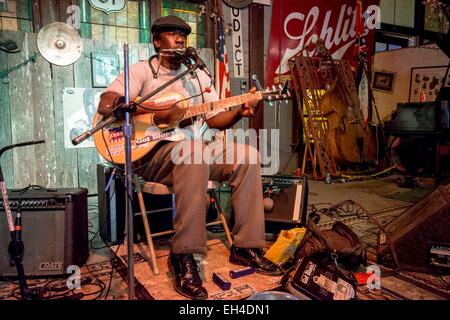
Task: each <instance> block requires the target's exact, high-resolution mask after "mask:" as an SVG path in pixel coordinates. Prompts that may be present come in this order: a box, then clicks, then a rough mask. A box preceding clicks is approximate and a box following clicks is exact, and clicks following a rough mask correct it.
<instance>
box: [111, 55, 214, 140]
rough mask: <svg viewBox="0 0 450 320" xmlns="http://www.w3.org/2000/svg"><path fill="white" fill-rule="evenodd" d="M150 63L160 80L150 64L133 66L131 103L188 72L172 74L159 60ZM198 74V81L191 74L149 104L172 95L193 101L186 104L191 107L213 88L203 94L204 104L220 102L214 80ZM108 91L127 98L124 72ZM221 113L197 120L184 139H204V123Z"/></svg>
mask: <svg viewBox="0 0 450 320" xmlns="http://www.w3.org/2000/svg"><path fill="white" fill-rule="evenodd" d="M151 63H152V66H153V68H154V70H155V71H157V73H158V77H157V78H154V76H153V73H152V70H151V69H150V66H149V64H148V62H146V61H145V62H144V61H142V62H138V63H136V64H132V65H131V66H130V69H129V70H130V72H129V73H130V79H129V85H130V86H129V87H130V101H132V100H134V99H135V98H136V97H142V96H145V95H147V94H149V93H150V92H152V91H153V90H155V89H157V88H158V87H160V86H161V85H163V84H164V83H166V82H167V81H169V80H171V79H172V78H174V77H175V76H177V75H178V74H180V73H182V72H183V71H185V70H186V69H187V67H186V66H184V65H181V67H180V68H179V69H178V70H170V69H167V68H164V67H163V66H160V65H159V63H158V60H157V59H151ZM195 72H196V75H197V78H198V80H197V79H196V78H194V77H193V76H192V75H191V74H190V73H189V74H188V75H186V76H185V77H184V78H182V79H180V80H177V81H175V82H174V83H172V84H171V85H169V86H168V87H167V88H165V89H164V90H162V91H161V92H159V93H157V94H156V95H155V96H153V97H151V98H150V100H152V99H156V98H158V97H162V96H164V95H167V94H170V93H178V94H181V95H182V96H183V97H184V98H190V97H191V98H190V99H189V100H187V102H188V105H189V106H192V105H196V104H200V103H202V102H203V100H202V96H201V95H199V94H200V93H201V92H202V91H203V92H204V91H205V88H206V87H210V88H211V90H210V91H209V92H204V93H203V97H204V99H205V100H204V102H212V101H217V100H219V98H218V95H217V93H216V91H215V89H214V86H213V84H212V80H211V79H210V78H209V77H208V75H206V73H205V72H203V71H201V70H196V71H195ZM199 82H200V83H199ZM105 91H113V92H116V93H118V94H120V95H124V94H125V91H124V73H123V72H122V73H121V74H120V75H119V76H118V77H117V78H116V79H115V80H114V81H113V82H112V83H111V84H110V85H109V86H108V88H106V90H105ZM219 112H220V111H212V112H208V113H206V114H205V116H204V119H203V118H202V117H198V119H197V120H196V121H195V122H194V124H193V125H190V126H188V127H185V128H183V129H182V130H181V131H182V132H183V134H184V136H185V138H186V139H202V138H203V133H204V132H205V130H206V129H207V125H206V122H205V121H204V120H208V119H210V118H212V117H214V116H215V115H216V114H217V113H219ZM208 138H209V137H208Z"/></svg>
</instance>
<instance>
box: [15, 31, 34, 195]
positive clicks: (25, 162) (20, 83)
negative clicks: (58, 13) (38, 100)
mask: <svg viewBox="0 0 450 320" xmlns="http://www.w3.org/2000/svg"><path fill="white" fill-rule="evenodd" d="M8 38H9V39H12V40H13V41H16V43H17V45H18V46H19V48H21V49H22V50H21V51H20V53H16V54H13V55H10V56H9V57H8V63H9V65H10V66H18V65H19V64H21V63H23V62H24V61H27V60H28V59H29V58H30V57H31V56H32V55H33V54H34V53H35V52H29V51H28V43H27V42H28V38H27V37H25V33H24V32H11V33H9V34H8ZM38 59H42V57H38ZM33 64H34V63H32V62H30V63H27V64H26V65H24V66H22V67H21V68H19V69H18V70H15V71H13V72H11V73H10V77H9V81H10V83H9V85H10V90H9V94H10V102H9V105H10V109H11V132H12V143H19V142H25V141H30V140H34V139H35V137H34V128H33V125H34V121H33V119H34V111H33V100H32V94H31V88H30V82H29V79H30V77H31V73H32V68H33ZM35 148H37V147H35V146H27V147H21V148H16V149H14V151H13V165H14V187H15V188H23V187H26V186H27V185H29V184H35V183H36V161H35V151H34V150H35Z"/></svg>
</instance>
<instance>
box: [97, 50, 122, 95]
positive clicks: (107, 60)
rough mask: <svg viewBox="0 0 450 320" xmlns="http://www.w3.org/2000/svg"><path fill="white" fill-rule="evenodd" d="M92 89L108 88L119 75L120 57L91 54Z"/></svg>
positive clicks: (107, 54)
mask: <svg viewBox="0 0 450 320" xmlns="http://www.w3.org/2000/svg"><path fill="white" fill-rule="evenodd" d="M91 64H92V87H94V88H106V87H107V86H108V85H109V84H110V83H111V82H112V81H113V80H114V79H115V78H116V77H117V76H118V74H119V70H120V66H119V56H118V55H117V54H112V53H94V52H92V53H91Z"/></svg>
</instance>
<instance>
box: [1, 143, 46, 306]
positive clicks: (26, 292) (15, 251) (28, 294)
mask: <svg viewBox="0 0 450 320" xmlns="http://www.w3.org/2000/svg"><path fill="white" fill-rule="evenodd" d="M44 142H45V140H38V141H29V142H23V143H17V144H12V145H9V146H6V147H4V148H2V149H0V159H1V156H2V155H3V153H4V152H5V151H8V150H10V149H13V148H16V147H23V146H29V145H32V144H39V143H44ZM0 189H1V192H2V196H3V206H4V207H5V213H6V220H7V223H8V229H9V233H10V235H11V244H12V246H11V248H12V258H13V260H14V264H15V265H16V269H17V275H18V277H19V287H20V296H21V297H22V299H24V300H39V298H40V295H39V294H38V293H36V292H32V291H31V290H30V289H29V288H28V285H27V280H26V277H25V271H24V269H23V264H22V258H21V252H20V250H19V245H18V239H17V234H16V228H15V224H14V220H13V216H12V213H11V208H10V207H9V199H8V189H7V188H6V184H5V180H4V179H3V171H2V166H1V164H0Z"/></svg>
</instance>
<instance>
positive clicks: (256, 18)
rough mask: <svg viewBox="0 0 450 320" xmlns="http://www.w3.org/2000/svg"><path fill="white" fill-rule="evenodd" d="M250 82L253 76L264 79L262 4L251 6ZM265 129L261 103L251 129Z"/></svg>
mask: <svg viewBox="0 0 450 320" xmlns="http://www.w3.org/2000/svg"><path fill="white" fill-rule="evenodd" d="M248 30H249V31H248V33H249V56H250V57H251V59H249V80H248V83H252V81H251V76H252V75H253V74H256V75H257V76H258V79H260V81H263V79H264V43H263V41H261V35H262V34H264V7H263V6H262V5H260V4H255V3H252V4H251V5H250V6H249V22H248ZM263 127H264V110H263V103H262V102H259V106H258V111H257V112H256V114H255V117H253V118H250V128H253V129H255V130H259V129H262V128H263Z"/></svg>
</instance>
